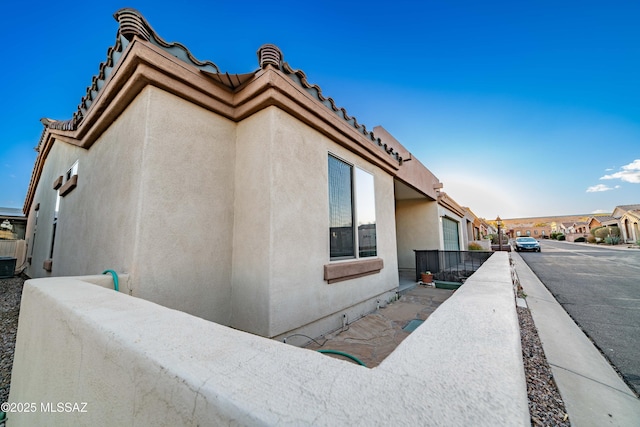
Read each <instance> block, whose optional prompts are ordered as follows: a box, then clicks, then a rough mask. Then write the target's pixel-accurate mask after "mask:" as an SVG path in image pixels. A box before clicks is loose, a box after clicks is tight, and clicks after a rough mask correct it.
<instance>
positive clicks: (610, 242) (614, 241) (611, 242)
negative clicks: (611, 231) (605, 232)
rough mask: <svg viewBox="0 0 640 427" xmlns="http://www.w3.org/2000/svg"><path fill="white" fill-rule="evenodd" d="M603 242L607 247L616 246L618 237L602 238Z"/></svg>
mask: <svg viewBox="0 0 640 427" xmlns="http://www.w3.org/2000/svg"><path fill="white" fill-rule="evenodd" d="M604 242H605V243H606V244H607V245H617V244H618V243H620V237H618V236H607V237H605V238H604Z"/></svg>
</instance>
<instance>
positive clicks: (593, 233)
mask: <svg viewBox="0 0 640 427" xmlns="http://www.w3.org/2000/svg"><path fill="white" fill-rule="evenodd" d="M601 228H604V227H603V226H600V227H594V228H592V229H591V230H590V231H589V233H591V235H592V236H594V237H595V235H596V231H598V230H600V229H601Z"/></svg>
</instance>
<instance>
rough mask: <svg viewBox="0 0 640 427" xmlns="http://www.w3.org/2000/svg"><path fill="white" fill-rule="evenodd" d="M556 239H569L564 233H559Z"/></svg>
mask: <svg viewBox="0 0 640 427" xmlns="http://www.w3.org/2000/svg"><path fill="white" fill-rule="evenodd" d="M556 239H558V240H567V238H566V237H565V235H564V234H558V236H557V237H556Z"/></svg>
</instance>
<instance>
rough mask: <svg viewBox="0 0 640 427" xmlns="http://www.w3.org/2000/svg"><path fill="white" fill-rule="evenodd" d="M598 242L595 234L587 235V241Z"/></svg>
mask: <svg viewBox="0 0 640 427" xmlns="http://www.w3.org/2000/svg"><path fill="white" fill-rule="evenodd" d="M595 242H596V237H595V236H588V237H587V243H595Z"/></svg>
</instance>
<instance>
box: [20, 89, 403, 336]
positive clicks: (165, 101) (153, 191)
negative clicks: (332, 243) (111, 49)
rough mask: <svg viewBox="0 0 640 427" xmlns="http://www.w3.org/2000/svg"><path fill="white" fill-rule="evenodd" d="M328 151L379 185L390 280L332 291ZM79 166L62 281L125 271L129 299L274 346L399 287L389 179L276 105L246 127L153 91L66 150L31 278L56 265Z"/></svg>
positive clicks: (384, 276)
mask: <svg viewBox="0 0 640 427" xmlns="http://www.w3.org/2000/svg"><path fill="white" fill-rule="evenodd" d="M329 153H333V154H334V155H337V156H339V157H341V158H343V159H345V160H346V161H347V162H350V163H353V164H354V165H356V166H358V167H360V168H362V169H364V170H366V171H368V172H370V173H371V174H372V175H373V176H374V181H375V199H376V214H377V217H376V221H377V245H378V246H377V247H378V257H379V258H381V259H382V260H383V261H384V268H383V269H382V270H381V271H380V272H378V273H375V274H373V275H369V276H366V277H361V278H356V279H351V280H347V281H343V282H339V283H333V284H328V283H327V281H325V280H324V265H325V264H328V263H329V262H330V260H329V239H328V238H329V233H328V230H329V207H328V179H327V174H328V172H327V168H328V166H327V161H328V160H327V158H328V154H329ZM75 160H79V168H78V176H79V178H78V186H77V188H75V189H74V190H73V191H72V192H71V193H70V194H69V195H68V196H66V197H65V198H64V199H63V200H62V205H61V212H60V219H59V223H58V230H57V237H56V247H55V254H54V258H53V272H52V274H53V275H54V276H62V275H65V276H74V275H86V274H97V273H101V272H102V271H103V270H105V269H113V270H116V271H117V272H119V273H127V274H129V275H130V280H129V282H128V288H127V289H123V291H126V292H128V293H130V294H131V295H133V296H137V297H141V298H144V299H147V300H149V301H153V302H156V303H159V304H162V305H164V306H167V307H170V308H175V309H178V310H181V311H185V312H187V313H190V314H193V315H196V316H200V317H202V318H205V319H207V320H212V321H215V322H218V323H221V324H226V325H232V326H234V327H237V328H240V329H243V330H246V331H250V332H253V333H257V334H260V335H264V336H269V337H273V336H276V335H279V334H283V333H286V332H287V331H292V330H294V329H297V328H301V327H304V326H305V325H308V324H310V323H313V322H315V321H317V320H319V319H325V320H324V322H325V323H323V326H322V327H321V328H320V329H315V330H313V332H312V333H313V334H321V333H324V332H327V330H330V329H334V328H337V327H338V326H340V325H341V322H342V318H341V315H342V314H343V313H345V312H348V313H349V319H351V320H352V319H354V318H356V317H359V316H360V315H362V314H364V313H366V312H369V311H371V310H373V309H374V308H375V306H376V301H375V300H376V299H378V298H386V296H385V294H387V293H390V292H393V291H394V290H395V289H396V288H397V286H398V274H397V271H398V269H397V261H396V256H397V253H396V243H395V242H396V240H395V239H396V236H395V230H396V229H395V209H394V194H393V191H394V190H393V178H392V177H391V176H390V175H389V174H388V173H386V172H384V171H383V170H382V169H380V168H378V167H376V166H373V165H371V164H370V163H369V162H367V161H365V160H363V159H362V158H360V157H359V156H357V155H355V154H353V153H352V152H350V151H348V150H347V149H345V148H343V147H341V146H340V145H338V144H337V143H335V142H334V141H332V140H330V139H329V138H328V137H326V136H325V135H323V134H322V133H320V132H318V131H316V130H314V129H312V128H311V127H309V126H307V125H305V124H303V123H302V122H300V121H299V120H297V119H295V118H293V117H292V116H290V115H289V114H288V113H285V112H284V111H283V110H280V109H279V108H277V107H269V108H267V109H264V110H262V111H259V112H258V113H256V114H254V115H252V116H250V117H248V118H246V119H244V120H243V121H242V122H240V123H238V124H236V123H234V122H232V121H230V120H227V119H224V118H222V117H220V116H219V115H217V114H215V113H212V112H210V111H208V110H205V109H203V108H201V107H198V106H195V105H194V104H193V103H190V102H188V101H185V100H183V99H181V98H179V97H177V96H175V95H172V94H169V93H168V92H165V91H163V90H161V89H158V88H155V87H153V86H148V87H146V88H145V89H144V90H143V91H142V92H141V93H140V94H139V95H138V96H137V97H136V98H135V100H134V101H133V102H132V103H131V105H129V107H128V108H127V109H126V110H125V111H124V112H123V113H122V114H121V115H120V116H119V117H118V119H117V120H116V121H115V122H114V123H113V124H112V125H111V126H110V127H109V128H108V129H107V131H105V132H104V134H103V135H101V136H100V138H99V139H98V141H96V143H94V144H93V145H92V146H91V148H90V149H88V150H85V149H81V148H77V147H74V146H71V145H69V144H65V143H61V142H57V143H55V144H54V145H53V148H52V151H51V153H50V154H49V157H48V159H47V162H46V163H45V169H44V172H43V177H42V179H41V181H40V184H39V187H38V190H37V192H36V198H35V202H36V203H38V202H40V203H41V204H40V205H41V209H40V218H39V228H38V237H37V240H38V242H37V243H38V245H39V246H38V256H37V257H36V256H34V261H33V266H32V269H37V271H36V272H35V274H33V275H32V277H41V276H43V275H44V270H42V262H43V261H44V259H45V258H46V257H47V256H48V253H47V251H48V248H49V245H50V240H51V238H50V231H51V221H52V218H53V212H52V209H53V206H55V194H56V191H55V190H53V189H51V184H52V183H53V180H54V179H55V178H56V177H57V176H59V175H61V174H64V172H66V170H67V169H68V168H69V167H70V166H71V165H72V164H73V162H75ZM41 230H42V231H44V232H43V233H41ZM47 233H49V234H48V235H47ZM40 239H43V240H45V241H46V244H43V243H42V242H40ZM303 306H304V307H306V309H305V310H300V309H299V307H303ZM356 307H357V309H356ZM327 318H330V319H331V320H327ZM327 328H328V329H327ZM309 331H311V330H309ZM310 333H311V332H310Z"/></svg>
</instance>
